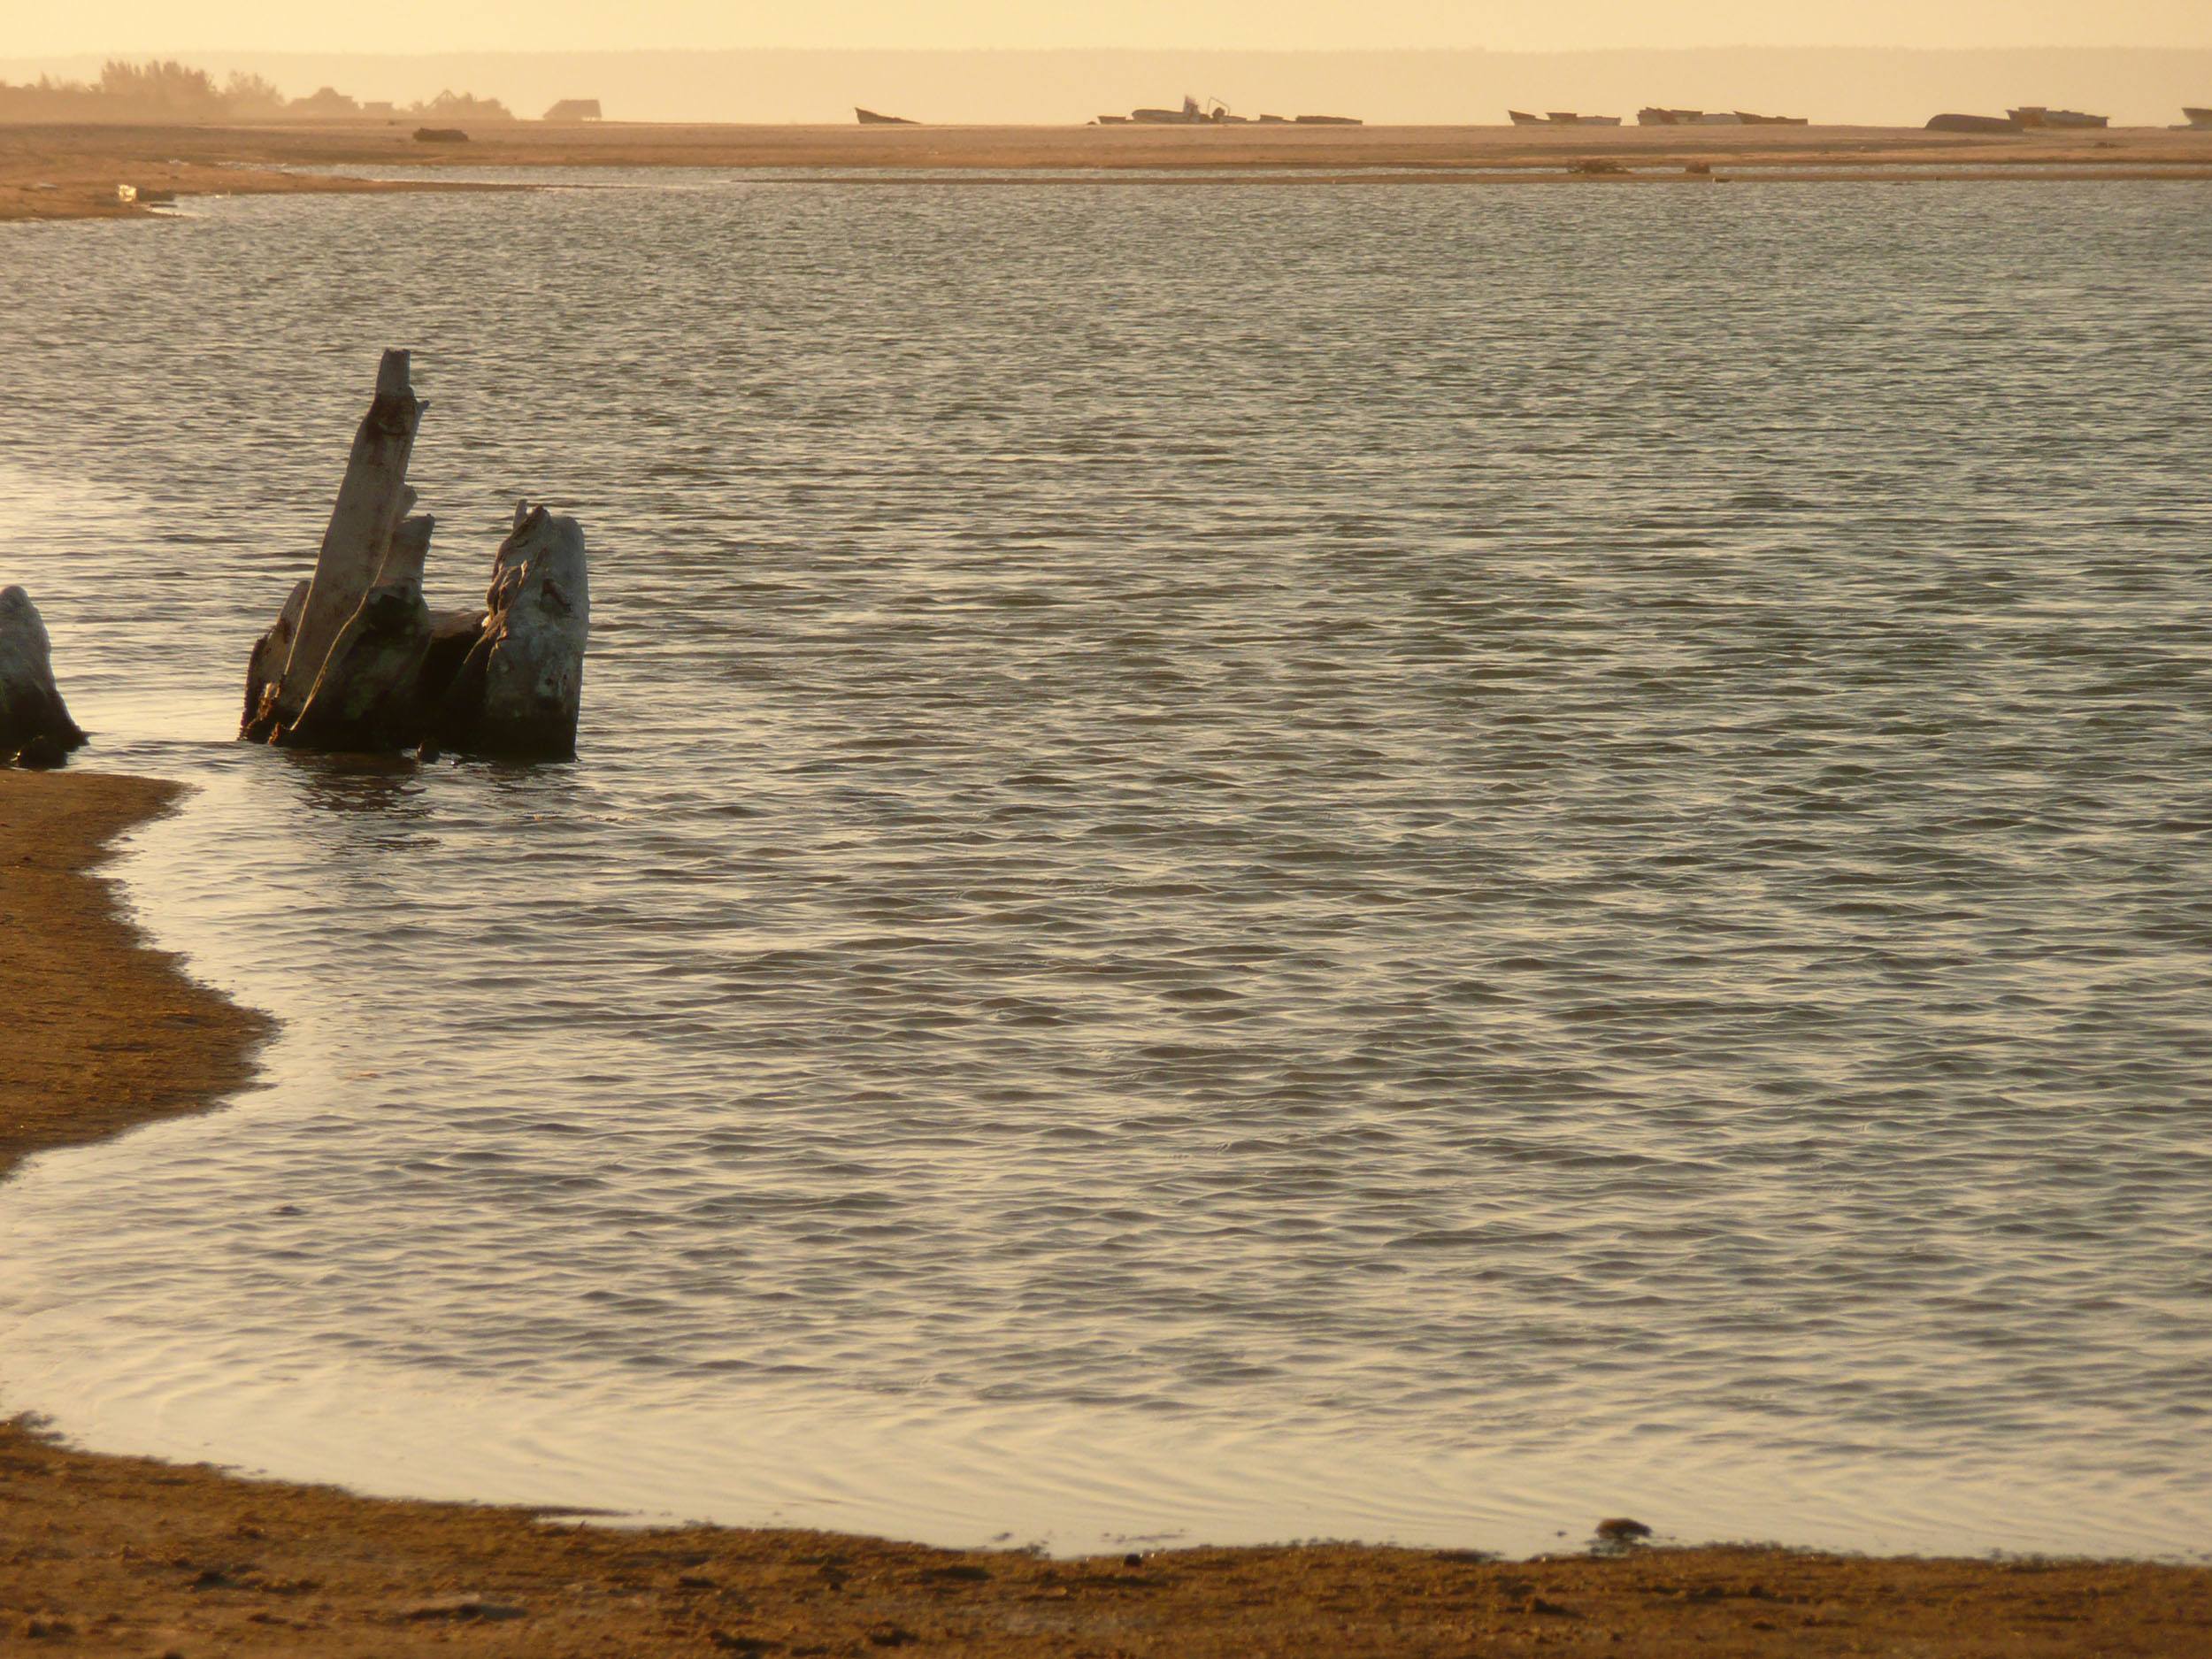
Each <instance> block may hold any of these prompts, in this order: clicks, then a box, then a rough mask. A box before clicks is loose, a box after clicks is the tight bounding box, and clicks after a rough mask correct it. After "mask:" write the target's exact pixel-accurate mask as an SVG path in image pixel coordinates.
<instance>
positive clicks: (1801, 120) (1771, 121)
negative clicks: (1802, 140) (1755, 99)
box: [1736, 110, 1812, 127]
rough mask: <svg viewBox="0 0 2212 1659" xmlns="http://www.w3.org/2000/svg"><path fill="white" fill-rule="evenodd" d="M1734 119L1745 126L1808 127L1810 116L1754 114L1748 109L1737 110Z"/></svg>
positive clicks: (1810, 122)
mask: <svg viewBox="0 0 2212 1659" xmlns="http://www.w3.org/2000/svg"><path fill="white" fill-rule="evenodd" d="M1736 119H1738V120H1740V121H1741V122H1742V123H1743V124H1744V125H1745V126H1746V127H1809V126H1810V125H1811V124H1812V121H1811V118H1810V117H1809V116H1803V115H1754V114H1752V113H1751V111H1748V110H1738V111H1736Z"/></svg>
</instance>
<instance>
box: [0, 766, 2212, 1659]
mask: <svg viewBox="0 0 2212 1659" xmlns="http://www.w3.org/2000/svg"><path fill="white" fill-rule="evenodd" d="M180 793H181V791H180V789H179V788H178V787H177V786H174V785H170V784H165V783H157V782H150V781H148V780H140V779H133V778H124V777H118V776H114V775H110V774H101V773H85V772H79V773H72V774H61V775H43V774H35V773H26V772H0V927H4V932H5V936H6V938H7V941H8V943H9V949H8V950H7V951H6V952H5V953H4V955H0V1004H4V1005H5V1006H6V1007H8V1008H9V1009H10V1010H11V1011H12V1021H13V1027H14V1030H15V1032H16V1033H18V1034H19V1035H25V1036H27V1041H17V1042H13V1043H11V1044H9V1045H6V1046H5V1048H0V1179H4V1178H5V1176H6V1174H7V1173H8V1172H9V1171H10V1170H11V1169H12V1166H13V1165H14V1164H16V1163H17V1162H19V1160H21V1159H22V1158H24V1157H26V1156H29V1155H31V1154H32V1153H35V1152H37V1151H40V1150H42V1149H46V1148H54V1147H59V1146H65V1145H70V1144H75V1143H81V1142H84V1141H91V1140H96V1139H99V1138H101V1137H103V1136H105V1135H109V1134H113V1133H120V1132H121V1131H122V1130H124V1129H127V1128H128V1127H130V1126H132V1125H134V1124H137V1123H142V1122H146V1121H150V1120H152V1119H155V1118H162V1117H167V1116H173V1115H177V1114H181V1113H189V1112H196V1111H203V1110H209V1109H211V1107H213V1106H216V1105H218V1104H219V1103H220V1102H221V1101H222V1100H223V1099H224V1098H225V1097H227V1095H228V1094H231V1093H233V1092H234V1091H235V1090H237V1089H238V1088H240V1087H243V1086H244V1085H245V1084H246V1083H247V1082H249V1081H250V1078H251V1075H252V1071H253V1059H252V1056H253V1053H254V1050H255V1048H256V1047H257V1045H258V1044H259V1042H260V1041H262V1040H263V1039H264V1038H265V1036H266V1035H267V1034H268V1032H269V1030H270V1025H269V1022H268V1021H266V1020H265V1019H264V1018H261V1017H260V1016H258V1015H256V1014H254V1013H251V1012H250V1011H248V1010H242V1009H239V1008H237V1007H235V1006H234V1005H233V1004H231V1003H230V1002H227V1001H226V1000H225V999H224V998H222V997H220V996H219V995H217V994H215V993H214V992H212V991H210V990H208V989H207V988H206V987H202V986H199V985H197V984H196V983H195V982H194V981H192V980H191V979H188V977H186V976H185V974H184V973H183V972H181V970H180V967H179V965H178V964H177V963H176V961H175V960H174V959H173V958H172V957H170V956H165V955H163V954H162V953H159V952H157V951H155V950H152V949H149V948H148V947H147V946H146V945H145V943H144V941H142V939H141V938H140V937H139V936H138V935H137V934H136V933H135V932H134V929H133V928H132V927H131V926H129V925H128V923H127V921H126V920H125V919H124V918H123V917H122V916H121V914H120V913H119V905H118V902H117V896H116V895H115V893H114V892H113V890H112V888H111V884H110V883H108V882H107V881H105V880H104V879H102V878H100V877H99V876H97V875H96V873H94V872H95V868H96V865H97V864H98V863H99V862H100V860H101V859H102V857H103V856H104V849H106V848H107V847H108V845H109V844H110V843H111V841H113V840H114V838H115V837H117V836H118V835H119V834H121V833H124V832H126V831H127V830H128V829H130V828H132V827H133V826H135V825H137V824H139V823H142V822H143V821H145V820H146V819H147V818H151V817H153V816H155V815H157V814H158V813H160V812H162V811H165V810H170V808H171V807H173V804H174V803H175V802H176V800H177V799H178V797H179V795H180ZM1591 1518H1592V1519H1593V1520H1594V1519H1595V1518H1596V1517H1591ZM1651 1518H1653V1519H1655V1520H1663V1517H1651ZM1476 1541H1479V1540H1476ZM2208 1624H2212V1569H2206V1568H2196V1567H2176V1566H2165V1565H2157V1564H2152V1563H2126V1562H2122V1563H2090V1562H2063V1563H2050V1562H2037V1561H2022V1562H1991V1561H1944V1560H1920V1559H1913V1558H1906V1559H1892V1560H1873V1559H1861V1558H1854V1557H1841V1556H1828V1555H1803V1554H1798V1553H1794V1552H1787V1551H1783V1550H1778V1549H1771V1548H1697V1549H1663V1550H1652V1551H1645V1552H1640V1553H1639V1554H1637V1555H1632V1556H1629V1557H1625V1558H1622V1559H1608V1560H1600V1559H1594V1558H1590V1557H1586V1556H1569V1557H1563V1558H1559V1559H1548V1560H1537V1561H1531V1562H1495V1561H1491V1560H1489V1559H1487V1558H1486V1557H1485V1556H1483V1555H1481V1553H1480V1552H1479V1551H1474V1550H1469V1551H1450V1550H1442V1551H1440V1550H1415V1549H1399V1548H1386V1547H1360V1546H1311V1547H1298V1548H1242V1549H1206V1548H1197V1549H1178V1550H1173V1551H1169V1552H1162V1553H1159V1554H1154V1555H1147V1556H1144V1557H1142V1558H1141V1559H1140V1558H1137V1557H1130V1558H1128V1559H1126V1560H1125V1559H1123V1558H1120V1557H1106V1558H1102V1559H1097V1560H1087V1561H1075V1562H1055V1561H1046V1560H1040V1559H1037V1558H1035V1557H1033V1556H1030V1555H1023V1554H1018V1553H1016V1554H1001V1553H992V1552H974V1551H969V1552H964V1551H955V1550H941V1549H933V1548H924V1547H922V1546H918V1545H908V1544H900V1543H895V1542H888V1541H883V1540H871V1539H863V1538H852V1537H844V1536H838V1535H833V1534H827V1533H816V1532H788V1531H750V1530H739V1529H730V1528H711V1527H685V1528H679V1529H668V1530H660V1531H655V1532H626V1531H619V1530H610V1529H605V1528H593V1527H580V1526H574V1525H549V1524H547V1523H546V1521H545V1520H544V1518H543V1517H541V1516H539V1515H538V1514H536V1513H534V1512H533V1511H529V1510H526V1509H495V1508H488V1507H482V1506H472V1505H465V1504H451V1503H433V1502H388V1501H380V1500H373V1499H365V1498H359V1497H356V1496H353V1495H351V1494H346V1493H343V1492H339V1491H335V1490H333V1489H329V1488H322V1487H312V1486H298V1485H295V1484H291V1483H287V1482H280V1481H263V1480H245V1479H237V1478H234V1477H232V1476H230V1475H228V1474H226V1473H224V1472H223V1471H219V1470H215V1469H211V1468H207V1467H204V1466H203V1467H186V1466H178V1465H170V1464H164V1463H155V1462H152V1461H150V1460H146V1459H141V1458H133V1457H117V1456H106V1455H93V1454H88V1453H81V1452H75V1451H71V1450H67V1449H65V1448H60V1447H58V1446H56V1445H54V1444H52V1443H51V1442H50V1441H48V1440H44V1439H42V1438H41V1437H40V1436H39V1435H38V1434H36V1433H35V1432H34V1430H33V1429H32V1427H31V1426H30V1425H27V1424H26V1423H24V1422H22V1421H20V1420H19V1421H17V1422H15V1423H12V1424H10V1423H4V1422H0V1638H5V1639H8V1640H12V1639H13V1638H15V1637H16V1636H18V1635H21V1636H23V1637H26V1638H33V1639H35V1638H41V1637H53V1638H55V1639H57V1640H65V1641H67V1642H68V1643H69V1644H70V1646H69V1647H68V1649H67V1650H68V1651H73V1652H81V1653H114V1654H133V1655H143V1654H148V1653H161V1652H165V1651H172V1650H173V1651H176V1652H179V1653H183V1654H188V1655H200V1654H203V1653H206V1652H209V1651H214V1652H219V1653H225V1654H234V1655H277V1654H286V1655H291V1654H317V1655H320V1654H330V1655H354V1654H362V1655H365V1654H372V1653H373V1654H378V1655H415V1654H419V1653H428V1652H431V1651H433V1650H435V1651H438V1652H441V1653H452V1652H454V1651H456V1650H459V1651H465V1652H479V1653H485V1654H515V1655H523V1654H529V1655H570V1654H575V1655H582V1654H586V1653H590V1654H608V1653H615V1654H624V1655H629V1654H635V1655H645V1654H656V1655H657V1654H694V1653H696V1654H728V1653H749V1654H785V1653H789V1654H802V1653H818V1654H863V1653H872V1652H874V1651H876V1650H877V1649H878V1648H879V1647H901V1646H909V1645H914V1646H927V1647H930V1648H932V1649H933V1650H934V1651H940V1652H945V1653H955V1654H973V1655H1010V1654H1075V1653H1098V1654H1104V1653H1123V1654H1160V1655H1202V1654H1223V1655H1229V1654H1248V1653H1255V1652H1270V1653H1285V1654H1306V1653H1312V1654H1323V1653H1327V1654H1375V1655H1385V1654H1393V1655H1395V1654H1423V1653H1447V1652H1449V1653H1463V1652H1466V1651H1468V1650H1469V1649H1470V1648H1471V1647H1474V1648H1478V1649H1479V1650H1480V1651H1484V1652H1517V1651H1521V1650H1523V1649H1526V1648H1531V1647H1538V1646H1541V1647H1546V1648H1547V1649H1548V1650H1555V1651H1560V1652H1565V1653H1577V1652H1592V1653H1595V1652H1600V1651H1603V1652H1608V1653H1616V1654H1617V1653H1620V1652H1623V1651H1631V1652H1634V1653H1637V1654H1640V1655H1677V1654H1686V1653H1689V1652H1692V1651H1695V1652H1697V1653H1699V1654H1704V1655H1716V1654H1718V1655H1725V1654H1773V1655H1780V1654H1785V1653H1786V1654H1791V1655H1804V1654H1827V1653H1838V1654H1840V1653H1846V1652H1864V1651H1868V1650H1869V1649H1870V1647H1871V1648H1874V1649H1877V1650H1885V1651H1906V1650H1909V1651H1911V1652H1913V1653H1916V1654H1924V1655H1998V1654H2005V1655H2060V1654H2075V1653H2079V1652H2082V1651H2084V1650H2085V1647H2093V1648H2094V1649H2095V1650H2096V1651H2099V1652H2101V1653H2108V1654H2131V1655H2134V1654H2139V1655H2166V1654H2181V1653H2184V1652H2186V1651H2188V1650H2189V1648H2190V1645H2191V1644H2192V1643H2193V1641H2195V1640H2199V1639H2200V1636H2201V1633H2202V1632H2203V1630H2204V1629H2205V1628H2207V1627H2208ZM1624 1642H1625V1643H1628V1644H1630V1645H1629V1646H1628V1647H1623V1646H1621V1644H1622V1643H1624Z"/></svg>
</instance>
